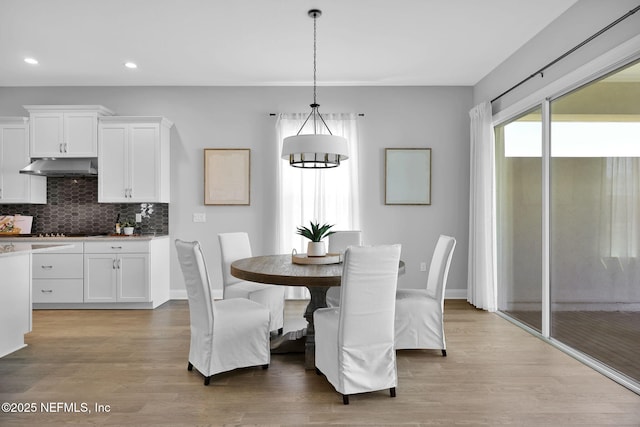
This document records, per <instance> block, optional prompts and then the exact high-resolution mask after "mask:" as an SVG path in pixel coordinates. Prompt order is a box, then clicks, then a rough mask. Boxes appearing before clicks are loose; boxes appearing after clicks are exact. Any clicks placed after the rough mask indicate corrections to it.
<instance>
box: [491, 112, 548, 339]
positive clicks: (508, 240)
mask: <svg viewBox="0 0 640 427" xmlns="http://www.w3.org/2000/svg"><path fill="white" fill-rule="evenodd" d="M495 137H496V150H495V156H496V211H497V221H496V227H497V257H498V260H497V266H498V279H497V280H498V309H499V310H500V311H502V312H505V313H507V314H508V315H510V316H511V317H513V318H515V319H517V320H519V321H520V322H523V323H525V324H527V325H528V326H530V327H532V328H534V329H536V330H537V331H541V329H542V119H541V109H540V108H538V109H535V110H533V111H530V112H528V113H526V114H525V115H523V116H521V117H519V118H517V119H515V120H513V121H510V122H508V123H506V124H502V125H499V126H496V127H495Z"/></svg>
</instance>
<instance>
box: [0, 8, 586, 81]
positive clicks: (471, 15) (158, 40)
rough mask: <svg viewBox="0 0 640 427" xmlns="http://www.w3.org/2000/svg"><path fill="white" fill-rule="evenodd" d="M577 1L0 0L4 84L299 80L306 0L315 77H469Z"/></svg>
mask: <svg viewBox="0 0 640 427" xmlns="http://www.w3.org/2000/svg"><path fill="white" fill-rule="evenodd" d="M575 2H576V0H536V1H531V0H482V1H480V0H394V1H391V0H313V1H311V0H0V86H62V85H64V86H67V85H71V86H86V85H100V86H102V85H307V84H310V83H311V82H312V78H313V68H312V65H313V20H312V19H311V18H309V17H308V16H307V11H308V10H309V9H312V8H319V9H322V12H323V15H322V17H320V18H319V19H318V22H317V25H318V59H317V62H318V84H319V85H464V86H468V85H474V84H476V83H477V82H478V81H479V80H480V79H482V78H483V77H484V76H485V75H486V74H487V73H489V72H490V71H491V70H493V69H494V68H495V67H496V66H498V65H499V64H500V63H501V62H503V61H504V60H505V59H506V58H508V57H509V56H510V55H511V54H512V53H513V52H515V51H516V50H518V49H519V48H520V47H521V46H522V45H523V44H525V43H526V42H527V41H528V40H530V39H531V38H532V37H533V36H535V35H536V34H537V33H538V32H539V31H541V30H542V29H543V28H544V27H545V26H547V25H548V24H549V23H550V22H551V21H553V20H554V19H555V18H556V17H558V16H559V15H560V14H562V13H563V12H564V11H565V10H566V9H568V8H569V7H570V6H571V5H573V4H574V3H575ZM28 56H30V57H34V58H36V59H37V60H38V61H39V65H36V66H33V65H28V64H26V63H25V62H24V61H23V60H24V58H25V57H28ZM126 61H133V62H136V63H137V64H138V67H139V68H138V69H136V70H129V69H126V68H124V67H123V63H124V62H126ZM540 65H544V64H540Z"/></svg>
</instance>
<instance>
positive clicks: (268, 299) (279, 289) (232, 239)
mask: <svg viewBox="0 0 640 427" xmlns="http://www.w3.org/2000/svg"><path fill="white" fill-rule="evenodd" d="M218 241H219V242H220V261H221V264H222V284H223V288H222V297H223V298H224V299H229V298H246V299H248V300H251V301H255V302H257V303H260V304H262V305H264V306H265V307H267V308H268V309H269V311H270V312H271V326H270V327H269V330H270V331H277V332H278V333H279V334H281V333H282V331H283V326H284V291H285V288H284V287H283V286H275V285H265V284H262V283H255V282H247V281H245V280H241V279H238V278H237V277H234V276H232V275H231V263H232V262H234V261H236V260H239V259H243V258H250V257H251V256H252V255H251V244H250V243H249V235H248V234H247V233H221V234H218Z"/></svg>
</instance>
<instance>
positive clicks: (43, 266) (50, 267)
mask: <svg viewBox="0 0 640 427" xmlns="http://www.w3.org/2000/svg"><path fill="white" fill-rule="evenodd" d="M40 267H42V268H44V269H45V270H51V269H52V268H53V265H41V266H40Z"/></svg>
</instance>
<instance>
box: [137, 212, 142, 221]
mask: <svg viewBox="0 0 640 427" xmlns="http://www.w3.org/2000/svg"><path fill="white" fill-rule="evenodd" d="M136 222H142V214H141V213H137V214H136Z"/></svg>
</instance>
